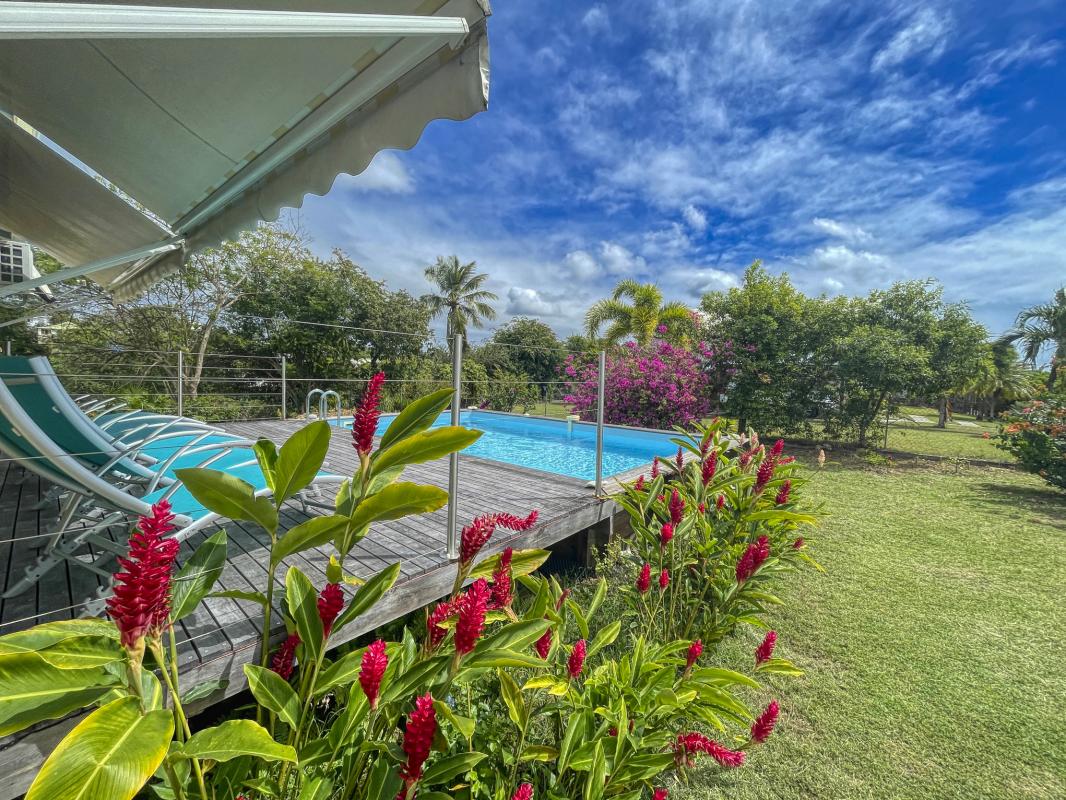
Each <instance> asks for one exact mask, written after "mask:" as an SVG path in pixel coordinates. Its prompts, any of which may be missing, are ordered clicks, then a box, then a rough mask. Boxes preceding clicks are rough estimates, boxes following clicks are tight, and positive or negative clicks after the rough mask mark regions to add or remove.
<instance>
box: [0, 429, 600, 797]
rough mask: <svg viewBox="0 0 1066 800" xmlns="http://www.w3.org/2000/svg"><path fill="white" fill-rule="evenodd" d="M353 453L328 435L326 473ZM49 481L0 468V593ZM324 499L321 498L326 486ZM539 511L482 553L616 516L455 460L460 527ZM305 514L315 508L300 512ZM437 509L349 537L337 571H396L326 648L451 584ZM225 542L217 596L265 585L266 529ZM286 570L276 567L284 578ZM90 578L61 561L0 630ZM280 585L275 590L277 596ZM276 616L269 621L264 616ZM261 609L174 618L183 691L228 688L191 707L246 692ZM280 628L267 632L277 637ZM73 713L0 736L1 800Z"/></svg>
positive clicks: (27, 554)
mask: <svg viewBox="0 0 1066 800" xmlns="http://www.w3.org/2000/svg"><path fill="white" fill-rule="evenodd" d="M300 424H301V423H299V422H295V421H294V422H281V421H275V422H241V423H230V424H227V425H225V427H226V428H227V429H228V430H230V431H232V432H234V433H238V434H240V435H242V436H247V437H248V438H257V437H261V436H266V437H269V438H271V439H273V440H274V441H276V442H278V443H279V444H280V442H282V441H284V439H285V438H286V437H287V436H288V435H289V434H291V433H292V432H293V431H294V430H296V428H297V427H299V425H300ZM355 464H356V457H355V453H354V451H353V449H352V447H351V434H350V431H348V430H347V429H338V430H336V431H335V432H334V435H333V440H332V442H331V444H330V450H329V454H328V456H327V458H326V464H325V469H327V470H329V471H331V472H335V473H338V474H342V475H343V474H351V473H352V471H353V470H354V468H355ZM403 477H404V479H405V480H412V481H417V482H420V483H428V484H435V485H437V486H440V487H442V488H447V483H448V464H447V461H446V460H440V461H436V462H432V463H429V464H421V465H415V466H412V467H409V468H408V469H407V471H406V472H405V473H404V476H403ZM47 489H48V485H47V484H46V483H45V482H44V481H42V480H40V479H38V478H37V476H36V475H33V474H30V473H27V472H24V471H23V469H22V468H21V467H19V466H18V465H15V464H12V463H11V462H7V461H3V462H2V463H0V585H3V586H4V587H5V588H6V586H7V585H8V584H9V583H12V582H14V581H15V580H17V579H18V577H19V576H20V575H21V574H22V571H23V569H24V567H25V566H26V565H28V564H29V563H31V562H32V561H33V559H34V558H35V557H36V556H37V551H38V548H39V547H40V546H41V544H42V540H41V539H40V538H37V539H33V538H30V539H26V538H24V537H33V536H37V535H38V534H41V533H46V532H47V531H48V529H49V525H50V524H51V523H52V522H53V521H54V520H55V518H56V515H57V511H58V502H57V501H51V502H46V503H44V504H43V506H42V500H43V498H44V496H45V492H46V491H47ZM326 492H327V494H324V495H323V499H326V500H332V493H331V492H332V490H331V489H327V490H326ZM532 509H538V510H539V512H540V519H539V522H538V524H537V526H536V527H535V528H533V529H532V530H530V531H526V532H524V533H519V534H513V533H511V532H509V531H502V530H500V531H497V533H496V534H495V535H494V536H493V538H492V540H491V541H490V542H489V545H488V546H487V547H486V550H485V552H486V553H492V552H496V551H499V550H502V549H503V548H504V547H507V546H512V547H516V548H518V547H545V546H548V545H551V544H554V543H556V542H559V541H561V540H563V539H566V538H567V537H569V536H572V535H574V534H575V533H577V532H579V531H582V530H584V529H586V528H588V527H590V526H592V525H594V524H595V523H597V522H600V521H601V520H604V519H607V518H609V517H610V515H611V514H612V513H613V512H614V511H615V510H616V509H615V507H614V504H613V503H611V502H609V501H607V502H604V501H601V500H599V499H597V498H596V497H595V496H594V494H593V492H592V490H591V489H589V488H588V485H587V483H586V481H583V480H579V479H576V478H568V477H565V476H560V475H552V474H549V473H544V472H536V471H533V470H529V469H525V468H522V467H516V466H512V465H509V464H502V463H499V462H495V461H487V460H484V459H480V458H474V457H470V456H461V457H460V485H459V498H458V515H459V520H460V522H461V524H462V523H463V522H465V521H469V520H470V519H471V518H472V517H474V516H475V515H477V514H479V513H484V512H486V511H507V512H511V513H514V514H522V515H525V514H527V513H528V512H529V511H531V510H532ZM310 513H316V512H314V511H311V512H310ZM446 515H447V509H446V508H444V509H441V510H440V511H437V512H435V513H433V514H426V515H422V516H418V517H408V518H406V519H402V520H397V521H394V522H386V523H380V524H375V525H373V526H372V528H371V531H370V534H369V535H368V536H367V537H366V538H365V539H363V541H362V542H360V543H359V544H358V545H356V547H355V548H354V550H353V551H352V553H351V555H350V556H349V558H348V560H347V562H346V564H345V566H346V568H347V570H348V571H349V572H351V573H354V574H356V575H359V576H360V577H369V576H370V575H373V574H375V573H377V572H379V571H380V570H382V569H383V568H385V567H387V566H389V565H390V564H394V563H396V562H400V563H401V564H402V565H403V566H402V574H401V578H400V579H399V581H398V582H397V583H396V585H395V586H394V587H393V589H392V590H391V591H390V592H389V593H388V594H386V595H385V597H384V598H383V599H382V601H381V602H380V603H378V605H377V606H375V608H374V609H373V611H372V612H371V613H370V614H367V615H365V616H364V617H361V618H359V619H358V620H356V621H355V622H354V623H353V624H351V625H349V626H348V627H347V628H345V629H344V631H343V632H342V634H341V635H339V636H338V637H336V638H335V639H334V640H332V644H333V645H337V644H341V643H342V642H344V641H347V640H350V639H352V638H355V637H357V636H359V635H361V634H363V633H366V632H367V631H370V630H373V629H374V628H376V627H378V626H380V625H382V624H384V623H386V622H389V621H391V620H394V619H396V618H398V617H401V616H404V615H405V614H407V613H409V612H411V611H413V610H416V609H418V608H420V607H422V606H424V605H426V604H428V603H431V602H433V601H434V600H437V599H438V598H440V597H442V596H443V595H445V594H446V593H447V592H448V591H449V590H450V588H451V584H452V581H453V579H454V574H455V573H454V566H453V565H452V564H451V563H449V561H448V559H447V558H446V556H445V531H446V527H445V526H446ZM306 518H307V514H305V513H304V512H303V511H301V510H300V507H299V505H295V504H294V505H290V506H289V507H288V509H287V510H286V511H284V512H283V525H284V526H285V527H286V528H289V527H292V526H293V525H295V524H297V523H299V522H301V521H302V520H304V519H306ZM220 527H224V528H225V529H226V530H227V532H228V535H229V558H228V562H227V564H226V568H225V570H224V571H223V573H222V576H221V578H220V579H219V585H218V588H219V589H243V590H252V589H256V590H260V589H262V587H263V586H264V585H265V580H266V568H265V564H266V561H267V556H266V553H267V547H268V539H267V536H266V533H265V532H264V531H262V530H260V529H258V528H257V527H256V526H254V525H252V524H250V523H238V522H229V521H227V522H225V523H224V524H223V525H221V526H220ZM215 530H216V528H212V529H209V530H206V531H203V532H201V533H198V534H196V535H194V536H192V537H191V538H190V540H189V541H188V542H187V543H186V544H185V545H184V546H183V548H182V556H183V557H184V556H187V555H188V554H189V553H191V552H192V550H193V549H194V548H195V547H196V546H197V545H198V544H199V543H200V542H202V541H203V539H204V538H205V537H207V536H210V535H211V534H212V533H214V531H215ZM128 534H129V532H128V530H127V529H126V528H125V527H121V528H115V529H113V530H112V531H111V533H110V535H111V537H112V538H113V539H114V540H115V541H117V542H125V540H126V537H127V536H128ZM328 560H329V550H328V549H327V548H321V549H317V550H312V551H309V552H305V553H302V554H299V555H296V556H294V557H292V558H291V559H289V560H288V561H287V562H286V564H287V565H288V564H295V565H297V566H299V567H300V568H301V569H302V570H303V571H304V572H305V573H307V575H308V576H309V577H310V578H311V580H312V581H313V582H314V583H315V584H316V585H318V586H322V585H323V584H324V583H325V573H324V569H325V564H326V563H327V562H328ZM284 572H285V569H284V568H281V569H279V570H278V576H279V577H280V578H282V579H283V578H284ZM99 588H101V587H100V583H99V581H98V580H97V578H96V576H95V575H94V574H93V573H90V572H89V571H87V570H81V569H78V568H77V567H76V566H74V565H61V566H59V567H56V568H55V569H53V570H52V571H51V572H50V573H48V574H47V575H46V576H45V577H44V578H43V579H42V580H41V582H40V583H39V584H38V585H37V587H35V588H34V589H33V590H30V591H28V592H26V593H24V594H22V595H19V596H16V597H13V598H8V599H6V600H0V634H3V633H10V632H12V631H16V630H21V629H23V628H27V627H31V626H32V625H35V624H38V623H39V622H46V621H50V620H57V619H68V618H71V617H77V616H79V615H80V614H81V613H83V608H84V603H85V601H86V599H87V598H89V597H91V596H92V595H93V594H94V593H95V592H96V591H97V589H99ZM283 593H284V587H282V591H281V592H280V593H279V594H281V595H283ZM275 619H278V617H277V616H275ZM260 620H261V612H259V610H258V606H256V605H255V604H254V603H248V602H244V601H236V600H229V599H222V598H214V599H209V600H207V601H206V602H205V604H204V606H202V607H201V608H200V609H199V610H198V611H197V613H196V614H194V615H192V616H190V617H188V618H186V619H185V620H183V621H182V622H181V623H179V625H180V630H178V637H179V642H180V644H179V653H180V661H181V671H182V685H183V686H185V687H191V686H193V685H195V684H197V683H200V682H202V681H206V680H213V679H219V678H221V679H225V680H227V681H228V682H229V683H228V685H227V687H226V688H225V690H224V691H220V692H216V693H215V695H213V696H212V697H210V698H208V699H207V700H205V701H202V702H201V703H200V704H199V707H200V708H202V707H205V706H207V705H210V704H212V703H215V702H218V701H219V700H221V699H223V698H224V697H227V696H230V695H232V694H235V693H237V692H239V691H241V690H242V689H244V688H245V685H246V683H245V679H244V673H243V670H242V667H243V665H244V664H246V663H249V662H253V661H254V660H257V659H258V646H257V645H258V638H257V634H256V631H257V629H258V623H259V621H260ZM282 634H283V628H282V627H281V625H280V624H279V625H278V627H277V630H276V631H275V636H276V637H278V638H280V636H281V635H282ZM75 719H76V718H68V719H65V720H61V721H57V722H52V723H47V724H42V725H40V726H38V727H36V728H34V729H31V730H28V731H23V732H21V733H19V734H16V735H14V736H10V737H7V738H5V739H0V800H10V799H11V798H13V797H17V796H18V795H19V794H21V793H22V792H24V791H25V790H26V788H27V786H28V785H29V782H30V781H31V780H32V777H33V775H34V774H35V773H36V771H37V769H38V767H39V766H40V763H41V762H42V760H43V759H44V757H45V756H46V755H47V754H48V753H49V752H50V751H51V749H52V748H53V747H54V746H55V744H56V742H57V741H58V740H59V739H60V738H62V736H63V735H64V733H65V732H66V731H67V730H68V729H69V728H70V727H71V726H72V725H73V724H74V722H75Z"/></svg>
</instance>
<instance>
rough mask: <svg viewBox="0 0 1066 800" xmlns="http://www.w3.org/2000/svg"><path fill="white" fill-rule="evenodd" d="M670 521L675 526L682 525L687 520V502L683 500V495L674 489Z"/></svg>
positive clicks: (671, 495)
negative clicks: (682, 521)
mask: <svg viewBox="0 0 1066 800" xmlns="http://www.w3.org/2000/svg"><path fill="white" fill-rule="evenodd" d="M669 508H670V521H671V522H672V523H674V525H680V524H681V520H682V519H684V518H685V501H684V500H682V499H681V493H680V492H678V491H677V489H674V491H673V492H671V493H670V506H669Z"/></svg>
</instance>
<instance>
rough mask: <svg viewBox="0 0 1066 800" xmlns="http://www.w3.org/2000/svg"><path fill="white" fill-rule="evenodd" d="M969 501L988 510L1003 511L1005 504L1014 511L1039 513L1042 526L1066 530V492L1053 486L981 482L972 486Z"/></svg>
mask: <svg viewBox="0 0 1066 800" xmlns="http://www.w3.org/2000/svg"><path fill="white" fill-rule="evenodd" d="M971 488H972V491H971V492H969V493H968V497H969V499H970V501H971V502H972V503H973V504H974V505H975V506H980V507H982V508H984V509H987V510H989V511H995V512H1000V511H1002V510H1003V508H1004V506H1007V507H1009V508H1010V509H1012V510H1015V511H1024V512H1028V513H1032V514H1039V515H1041V516H1042V517H1043V519H1041V520H1040V524H1041V525H1047V526H1049V527H1052V528H1057V529H1058V530H1062V531H1066V493H1063V492H1060V491H1058V490H1056V489H1053V488H1052V487H1050V486H1048V487H1039V486H1019V485H1017V484H1005V483H995V482H993V481H981V482H980V483H974V484H973V485H972V487H971Z"/></svg>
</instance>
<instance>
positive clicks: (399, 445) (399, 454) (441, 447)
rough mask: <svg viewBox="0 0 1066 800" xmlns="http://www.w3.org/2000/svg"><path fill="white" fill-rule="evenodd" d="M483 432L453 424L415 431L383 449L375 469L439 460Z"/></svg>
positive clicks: (378, 455)
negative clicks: (419, 431)
mask: <svg viewBox="0 0 1066 800" xmlns="http://www.w3.org/2000/svg"><path fill="white" fill-rule="evenodd" d="M481 433H482V432H481V431H478V430H473V429H472V428H462V427H460V426H458V425H449V426H448V427H446V428H434V429H432V430H428V431H422V432H421V433H416V434H413V435H412V436H408V437H407V438H406V439H402V440H400V441H398V442H396V443H395V444H394V445H392V446H391V447H390V448H389V449H388V450H379V451H378V453H377V456H376V459H375V461H374V469H375V471H377V470H382V471H384V470H387V469H392V468H394V467H399V466H406V465H407V464H424V463H425V462H426V461H435V460H436V459H438V458H443V457H444V456H446V455H448V454H449V453H454V452H456V451H457V450H463V449H464V448H467V447H469V446H470V445H472V444H473V443H474V442H476V441H477V440H478V439H479V438H481Z"/></svg>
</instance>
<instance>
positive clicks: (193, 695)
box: [181, 678, 229, 705]
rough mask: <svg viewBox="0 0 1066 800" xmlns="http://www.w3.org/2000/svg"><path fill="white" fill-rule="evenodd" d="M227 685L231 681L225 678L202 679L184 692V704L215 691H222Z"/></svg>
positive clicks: (182, 699)
mask: <svg viewBox="0 0 1066 800" xmlns="http://www.w3.org/2000/svg"><path fill="white" fill-rule="evenodd" d="M227 686H229V681H228V680H226V679H225V678H214V679H212V680H209V681H201V682H200V683H198V684H196V685H195V686H193V687H192V688H191V689H189V690H188V691H186V692H185V693H184V694H182V696H181V703H182V705H187V704H189V703H195V702H196V701H197V700H203V699H204V698H205V697H210V696H211V695H213V694H214V693H215V692H221V691H222V690H223V689H225V688H226V687H227Z"/></svg>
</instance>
